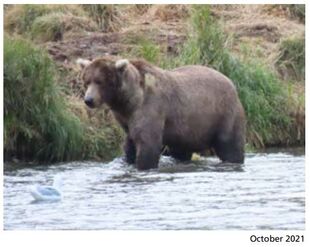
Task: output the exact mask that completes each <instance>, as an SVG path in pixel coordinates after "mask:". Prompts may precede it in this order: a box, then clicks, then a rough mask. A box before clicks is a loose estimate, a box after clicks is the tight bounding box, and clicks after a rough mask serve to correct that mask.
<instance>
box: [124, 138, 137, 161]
mask: <svg viewBox="0 0 310 247" xmlns="http://www.w3.org/2000/svg"><path fill="white" fill-rule="evenodd" d="M124 151H125V159H126V162H127V163H128V164H134V163H135V162H136V146H135V144H134V142H133V141H132V139H130V138H129V136H127V137H126V141H125V145H124Z"/></svg>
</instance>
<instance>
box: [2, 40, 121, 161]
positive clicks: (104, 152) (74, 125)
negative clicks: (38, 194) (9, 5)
mask: <svg viewBox="0 0 310 247" xmlns="http://www.w3.org/2000/svg"><path fill="white" fill-rule="evenodd" d="M59 79H60V78H58V77H57V73H56V70H55V66H54V64H53V62H52V61H51V60H50V58H49V57H48V56H47V54H46V53H45V51H43V50H42V49H39V48H36V47H34V46H33V45H32V44H31V43H29V41H25V40H23V39H20V38H14V37H9V36H5V39H4V95H5V97H4V153H5V159H6V160H8V159H10V158H12V157H16V158H18V159H22V160H36V161H45V162H46V161H63V160H77V159H97V158H101V159H108V158H111V157H113V156H114V155H116V153H119V151H120V149H119V146H120V141H121V134H120V133H121V132H120V130H119V129H118V128H116V127H115V126H114V125H113V124H112V123H111V121H110V122H107V123H102V122H100V123H97V125H100V127H98V128H95V126H94V124H92V121H91V120H88V119H85V118H84V119H83V118H82V117H81V116H80V115H78V114H76V113H77V109H76V108H77V105H76V106H75V110H76V111H73V110H72V109H70V105H69V104H68V101H67V98H66V96H65V95H64V94H63V93H62V88H61V87H60V86H59V84H56V81H57V80H59ZM71 108H72V106H71ZM80 111H82V112H83V111H84V112H85V108H82V107H80ZM84 115H85V114H84Z"/></svg>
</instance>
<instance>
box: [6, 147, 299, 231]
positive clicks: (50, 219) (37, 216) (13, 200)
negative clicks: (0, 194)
mask: <svg viewBox="0 0 310 247" xmlns="http://www.w3.org/2000/svg"><path fill="white" fill-rule="evenodd" d="M273 152H274V151H273ZM304 167H305V156H304V154H303V153H302V152H300V151H299V152H297V153H296V152H295V153H294V154H291V153H287V152H285V151H282V152H280V153H279V152H278V153H258V154H255V153H252V154H247V156H246V160H245V164H244V165H238V164H229V163H219V161H218V159H216V158H207V159H206V158H201V159H200V160H196V161H192V162H190V163H176V161H175V160H174V159H171V158H169V157H162V158H161V160H160V167H159V168H158V169H155V170H151V171H145V172H138V171H137V170H136V169H135V168H133V167H131V166H128V165H127V164H126V163H124V161H123V160H122V159H121V158H117V159H115V160H113V161H112V162H109V163H106V164H103V163H99V162H74V163H64V164H57V165H50V166H33V167H29V166H28V167H22V166H21V165H6V166H5V171H4V229H7V230H9V229H10V230H11V229H206V230H207V229H278V230H282V229H294V230H295V229H304V227H305V194H304V192H305V186H304V185H305V176H304ZM55 175H61V176H62V177H63V180H64V181H63V182H64V186H63V189H62V191H63V200H62V201H60V202H39V203H38V202H34V201H33V199H32V197H31V195H30V193H29V190H28V189H29V187H30V186H32V185H34V184H51V183H52V180H53V178H54V176H55Z"/></svg>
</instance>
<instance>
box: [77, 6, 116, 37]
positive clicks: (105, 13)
mask: <svg viewBox="0 0 310 247" xmlns="http://www.w3.org/2000/svg"><path fill="white" fill-rule="evenodd" d="M82 7H83V9H84V10H85V11H86V12H87V13H88V15H89V17H90V18H92V19H93V20H94V21H95V22H96V23H97V25H98V27H99V29H100V30H101V31H103V32H111V31H115V30H117V26H118V22H119V18H118V17H119V13H118V10H117V8H116V7H115V6H114V5H112V4H83V5H82Z"/></svg>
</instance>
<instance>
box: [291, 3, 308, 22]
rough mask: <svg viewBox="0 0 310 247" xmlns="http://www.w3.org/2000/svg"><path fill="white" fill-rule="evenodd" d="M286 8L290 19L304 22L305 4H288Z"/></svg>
mask: <svg viewBox="0 0 310 247" xmlns="http://www.w3.org/2000/svg"><path fill="white" fill-rule="evenodd" d="M287 6H288V10H289V12H290V14H291V16H292V17H295V18H298V19H299V20H300V21H301V22H305V18H306V5H305V4H288V5H287Z"/></svg>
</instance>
